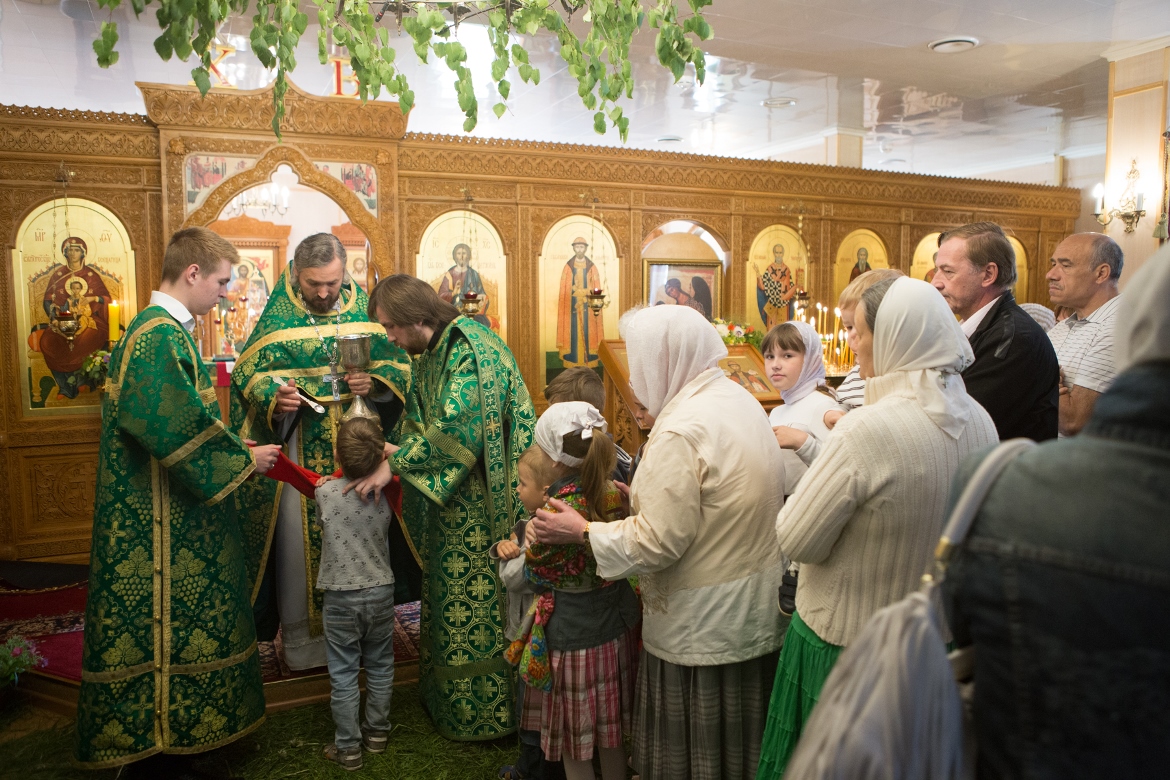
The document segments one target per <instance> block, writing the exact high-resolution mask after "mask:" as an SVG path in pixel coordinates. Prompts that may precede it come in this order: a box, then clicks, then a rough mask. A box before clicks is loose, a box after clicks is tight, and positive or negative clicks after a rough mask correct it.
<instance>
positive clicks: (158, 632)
mask: <svg viewBox="0 0 1170 780" xmlns="http://www.w3.org/2000/svg"><path fill="white" fill-rule="evenodd" d="M236 257H237V255H236V250H235V249H234V248H233V247H232V245H231V244H230V243H228V242H227V241H225V240H224V239H222V238H220V237H219V236H217V235H215V234H214V233H212V232H211V231H210V230H207V229H205V228H190V229H187V230H182V231H179V232H178V233H176V234H175V235H174V236H173V237H172V239H171V241H170V243H169V244H168V246H167V251H166V255H165V257H164V260H163V269H162V279H163V281H162V285H161V286H160V289H159V290H158V291H156V292H155V293H154V294H153V295H152V296H151V305H150V306H148V307H146V308H145V309H143V310H142V311H141V312H140V313H139V314H138V315H137V316H136V317H134V319H133V320H132V321H131V323H130V326H129V327H128V328H127V329H126V333H125V335H124V336H123V337H122V339H121V341H120V342H119V343H118V345H117V347H116V348H115V349H114V351H113V354H112V355H111V357H110V371H109V375H108V378H107V381H106V395H105V398H104V400H103V404H102V433H101V450H100V461H99V464H98V482H97V490H96V501H95V505H94V522H93V542H92V547H91V550H90V575H89V600H88V602H87V604H86V612H85V636H84V645H83V651H82V672H81V693H80V698H79V701H78V705H77V743H76V747H77V758H78V761H79V762H80V763H81V764H82V765H84V766H86V767H88V768H95V769H96V768H101V767H112V766H118V765H121V764H127V763H130V762H135V761H139V760H140V759H144V758H147V757H149V756H152V755H154V754H157V753H167V754H191V753H200V752H203V751H206V750H210V749H212V748H215V747H217V746H219V745H223V744H225V743H227V742H230V741H232V740H233V739H236V738H238V737H240V736H241V735H243V734H245V733H247V732H249V731H251V730H252V729H253V728H255V727H256V726H258V725H260V723H261V722H262V720H263V717H264V694H263V691H262V681H261V677H260V659H259V656H258V655H257V651H256V630H255V625H254V624H253V621H252V605H251V585H252V583H251V582H250V581H249V579H248V573H247V567H246V565H245V559H244V555H245V553H244V545H243V540H242V538H241V536H240V526H239V522H238V519H237V517H236V514H235V501H234V499H235V495H234V493H233V491H235V490H236V489H237V488H238V486H239V485H240V484H241V483H242V482H243V481H244V480H245V479H247V477H248V476H249V475H250V474H251V473H252V472H253V471H256V472H258V473H263V472H264V471H267V470H268V469H269V468H270V467H271V466H272V464H273V463H274V462H275V460H276V456H277V453H278V452H279V448H278V447H257V448H255V449H249V447H248V446H247V445H246V444H245V442H243V441H241V440H240V439H239V438H237V437H236V436H235V435H233V434H232V433H231V432H229V431H228V430H227V429H226V428H225V427H224V424H223V422H222V420H221V419H220V412H219V403H218V401H217V400H216V396H215V387H214V386H213V385H212V383H211V379H210V377H209V376H208V373H207V370H206V369H205V368H204V365H203V360H202V358H201V357H200V354H199V348H198V347H197V346H196V344H195V341H194V339H192V338H191V335H190V332H189V331H190V329H191V328H192V327H194V316H193V314H206V313H207V311H208V310H210V308H211V307H212V305H214V304H215V302H216V301H217V300H218V298H219V296H221V295H223V294H224V292H225V287H226V285H227V282H228V280H229V279H230V277H231V262H232V260H233V259H235V258H236ZM163 758H164V757H163V756H159V757H157V758H156V759H151V761H148V762H145V763H144V764H141V765H135V768H134V770H133V771H132V773H131V774H138V775H139V776H152V775H153V776H162V774H167V775H168V776H176V775H177V774H178V772H176V771H174V765H173V763H172V764H169V765H168V767H169V769H168V770H167V771H164V770H162V769H161V767H160V766H157V764H158V763H159V762H161V761H162V759H163ZM148 767H150V768H149V769H148ZM160 772H161V773H162V774H160Z"/></svg>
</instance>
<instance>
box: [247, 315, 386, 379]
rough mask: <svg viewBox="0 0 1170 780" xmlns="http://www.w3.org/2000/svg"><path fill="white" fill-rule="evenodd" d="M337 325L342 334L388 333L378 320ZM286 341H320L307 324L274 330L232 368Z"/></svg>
mask: <svg viewBox="0 0 1170 780" xmlns="http://www.w3.org/2000/svg"><path fill="white" fill-rule="evenodd" d="M337 327H338V328H340V329H341V335H342V336H350V335H353V334H358V333H365V334H368V335H370V336H379V335H381V336H384V335H386V330H385V329H384V328H383V327H382V326H381V325H379V324H377V323H376V322H345V323H342V324H341V325H339V326H337ZM329 330H330V331H332V332H333V333H336V332H337V331H336V330H334V329H333V328H330V329H329ZM331 335H332V334H331ZM284 341H312V342H313V343H314V344H316V343H318V341H319V337H318V336H317V331H316V329H314V328H312V327H310V326H307V325H305V326H301V327H299V328H282V329H280V330H274V331H273V332H271V333H269V334H268V335H267V336H264V337H263V338H261V339H259V340H258V341H256V343H254V344H253V345H252V346H250V347H248V348H247V349H246V350H244V354H242V355H240V357H239V359H238V360H237V361H236V368H235V369H232V370H233V371H236V370H239V368H240V367H241V366H246V364H247V362H248V361H249V360H251V359H252V358H253V357H254V356H255V355H256V353H257V352H259V351H260V350H261V349H264V347H267V346H270V345H272V344H279V343H281V342H284Z"/></svg>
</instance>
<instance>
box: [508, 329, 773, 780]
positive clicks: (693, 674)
mask: <svg viewBox="0 0 1170 780" xmlns="http://www.w3.org/2000/svg"><path fill="white" fill-rule="evenodd" d="M626 350H627V354H628V356H629V363H630V384H631V385H632V386H633V390H634V395H636V396H637V398H638V400H640V401H641V402H642V403H643V404H644V405H645V407H646V409H647V411H648V413H649V414H650V415H651V416H653V417H654V418H655V422H654V427H653V429H652V430H651V432H650V438H649V440H648V443H647V445H646V450H645V454H644V455H643V459H642V464H641V466H640V467H639V469H638V473H637V476H636V477H635V479H634V483H633V485H632V486H631V493H630V500H631V512H632V514H631V516H630V517H627V518H626V519H624V520H618V521H615V522H611V523H605V524H597V523H593V524H590V523H586V521H585V518H583V517H582V516H581V515H580V514H579V513H577V512H575V511H572V510H571V509H570V508H569V507H568V506H567V505H565V504H562V503H560V502H557V501H550V502H549V504H550V505H551V506H553V507H554V508H555V509H556V510H558V511H557V512H555V513H551V512H547V511H544V510H542V511H539V512H537V516H536V518H535V519H533V520H532V521H531V524H530V528H531V530H532V531H533V533H534V535H535V536H536V537H537V538H538V539H539V540H541V541H545V542H551V543H567V542H580V541H582V540H584V541H585V542H587V543H588V544H589V545H590V546H591V547H592V550H593V555H594V557H595V558H596V560H597V572H598V574H600V575H601V576H603V577H605V578H606V579H609V580H618V579H622V578H625V577H632V576H638V577H639V585H640V588H641V592H642V600H643V623H642V640H643V652H642V658H641V665H640V668H639V671H638V686H637V692H636V694H635V703H634V740H633V742H634V745H633V747H634V751H633V765H634V768H635V769H636V770H637V771H639V772H640V773H641V776H642V778H643V780H674V778H680V777H695V778H700V777H701V778H708V777H711V778H724V779H725V780H740V779H749V778H751V777H753V776H754V775H755V770H756V765H757V763H758V757H759V747H760V739H761V736H762V734H763V730H764V716H765V714H766V712H767V706H768V702H767V692H768V690H770V689H771V684H772V679H773V675H774V673H775V669H776V662H777V657H778V648H779V647H780V643H781V638H782V631H781V620H780V614H779V612H777V610H776V606H775V597H776V589H777V587H778V586H779V584H780V576H781V574H782V572H783V569H784V563H785V562H784V560H783V557H782V556H781V554H780V550H779V549H777V548H776V547H775V546H774V545H767V544H761V540H763V539H766V538H767V537H768V535H769V534H770V533H771V529H772V525H773V523H774V521H775V517H776V512H777V511H779V509H780V507H781V506H782V505H783V496H782V495H781V492H782V491H781V489H780V488H781V486H782V484H783V469H784V467H783V464H782V462H781V459H780V448H779V446H778V445H777V444H776V440H775V438H774V437H773V435H772V432H771V430H770V428H769V426H768V421H767V417H766V416H765V414H764V410H763V409H762V408H761V407H760V405H759V403H757V402H756V400H755V399H754V398H753V397H752V396H751V394H750V393H748V391H747V390H745V389H744V388H743V387H740V386H739V385H738V384H736V383H735V382H732V381H731V380H729V379H727V377H725V376H724V374H723V370H722V369H721V368H720V367H719V360H720V359H721V358H723V357H726V355H727V349H726V347H724V346H723V342H722V341H721V340H720V339H719V336H718V334H716V332H715V329H714V328H712V327H711V324H710V323H709V322H707V321H706V320H705V319H704V318H703V316H702V315H700V314H699V313H698V312H696V311H694V310H692V309H689V308H687V307H684V306H657V307H654V308H649V309H644V310H642V311H640V312H638V313H637V314H636V315H635V316H634V318H633V320H632V322H631V323H630V328H629V332H628V334H627V336H626Z"/></svg>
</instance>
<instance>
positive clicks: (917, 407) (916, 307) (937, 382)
mask: <svg viewBox="0 0 1170 780" xmlns="http://www.w3.org/2000/svg"><path fill="white" fill-rule="evenodd" d="M855 322H856V331H857V332H856V349H855V351H856V352H857V356H858V362H859V363H860V366H861V376H862V378H864V379H866V380H867V381H866V386H865V405H864V406H863V407H861V408H859V409H857V410H855V411H853V412H852V413H850V414H848V415H847V416H846V417H845V418H844V419H842V420H841V422H840V423H839V424H838V425H837V428H836V430H835V431H834V434H833V436H832V437H830V439H829V440H828V442H827V443H826V445H825V447H824V448H823V450H822V452H821V455H820V457H819V458H818V459H817V460H816V462H815V463H814V464H813V465H812V467H811V468H810V469H809V471H808V473H807V474H806V475H805V476H804V479H802V480H801V482H800V485H799V487H798V488H797V490H796V493H795V494H793V496H792V497H791V499H790V500H789V501H788V502H787V503H786V504H785V506H784V508H783V509H782V510H781V511H780V514H779V516H778V518H777V520H776V534H777V537H778V538H779V542H780V549H781V550H782V551H783V553H784V554H785V555H786V556H787V557H789V558H791V559H792V560H794V561H798V562H800V564H801V569H800V584H799V586H798V587H797V591H796V615H794V616H793V618H792V624H791V627H790V629H789V631H788V636H787V638H786V639H785V643H784V648H783V651H782V653H781V657H780V669H779V671H778V672H777V674H776V682H775V685H774V687H773V690H772V702H771V705H770V709H769V712H768V724H767V728H766V731H765V734H764V745H763V749H762V751H761V757H760V769H759V773H758V774H757V777H758V778H762V779H763V780H772V778H777V777H780V776H782V775H783V773H784V768H785V766H786V764H787V763H788V758H789V756H790V755H791V753H792V750H793V749H794V748H795V746H796V742H797V740H798V739H799V738H800V730H801V726H802V724H803V723H804V722H805V721H806V720H807V718H808V715H809V713H810V712H811V711H812V707H813V705H814V704H815V703H816V700H817V698H818V697H819V695H820V689H821V686H822V685H823V684H824V681H825V678H826V677H828V674H829V671H830V670H831V669H832V667H833V664H834V663H835V662H836V660H837V656H838V655H839V654H840V652H841V650H842V649H843V647H844V646H845V645H848V644H849V643H850V642H851V641H853V638H854V637H855V636H857V634H858V633H859V632H860V631H861V628H862V626H863V625H865V622H866V621H867V620H869V618H870V617H871V616H872V615H873V614H874V613H875V612H876V611H877V610H879V609H881V608H882V607H885V606H887V605H889V604H891V603H893V602H894V601H897V600H899V599H901V598H903V597H905V596H906V595H907V594H909V593H911V592H912V591H913V590H914V589H915V588H916V587H917V586H918V583H919V579H920V578H921V576H922V573H923V572H924V571H926V568H927V565H928V562H929V561H930V559H931V553H932V552H933V550H934V547H935V545H936V543H937V542H938V539H939V534H940V533H941V532H942V522H943V515H944V512H945V510H946V502H947V496H948V492H949V490H950V486H951V481H952V479H953V478H954V475H955V472H956V471H957V470H958V467H959V463H960V462H961V461H962V459H963V458H964V457H965V456H967V455H968V454H970V453H972V452H974V451H976V450H979V449H981V448H983V447H987V446H989V445H992V444H994V443H996V442H997V441H998V438H997V436H996V431H995V424H994V423H993V422H992V421H991V417H990V416H988V414H987V412H986V411H984V409H983V407H981V406H980V405H979V404H978V403H977V402H976V401H975V400H974V399H972V398H971V396H969V395H968V394H967V391H966V388H965V387H964V385H963V379H962V377H960V376H959V373H960V372H961V371H962V370H963V369H964V368H966V367H967V366H968V365H969V364H970V363H971V362H972V360H973V356H972V354H971V347H970V345H969V344H968V343H967V339H966V338H965V337H964V336H963V332H962V330H960V328H959V325H958V323H957V322H956V321H955V318H954V315H953V314H951V312H950V309H949V308H948V307H947V305H946V303H945V302H944V301H943V299H942V296H940V295H939V294H938V292H937V291H936V290H935V289H934V288H933V287H931V286H930V285H929V284H926V283H925V282H922V281H918V280H916V279H910V278H905V277H904V278H900V279H896V280H889V281H884V282H879V283H878V284H875V285H874V286H873V287H871V288H869V290H867V291H866V292H865V293H864V294H863V295H862V299H861V302H860V303H859V304H858V307H857V311H856V313H855Z"/></svg>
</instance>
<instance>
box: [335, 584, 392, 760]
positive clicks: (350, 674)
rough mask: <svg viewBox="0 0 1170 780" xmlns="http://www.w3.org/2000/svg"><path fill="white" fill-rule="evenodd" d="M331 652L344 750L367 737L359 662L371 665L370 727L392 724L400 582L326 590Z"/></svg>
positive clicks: (368, 670)
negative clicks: (396, 588) (360, 715)
mask: <svg viewBox="0 0 1170 780" xmlns="http://www.w3.org/2000/svg"><path fill="white" fill-rule="evenodd" d="M323 618H324V623H325V658H326V660H327V662H328V664H329V684H330V686H331V687H332V692H331V694H330V699H329V703H330V706H331V707H332V709H333V725H334V728H335V729H336V730H337V733H336V736H335V737H334V742H335V744H336V745H337V747H338V748H339V749H341V750H347V749H350V748H354V747H357V746H358V745H360V744H361V742H362V731H361V728H359V727H358V705H359V703H360V700H361V694H360V692H359V691H358V668H359V667H360V666H364V667H365V670H366V716H365V719H364V721H363V723H362V727H364V728H365V730H366V731H382V732H386V731H389V730H390V692H391V689H392V688H393V687H394V586H393V585H379V586H378V587H375V588H362V589H359V590H327V591H325V609H324V612H323Z"/></svg>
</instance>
